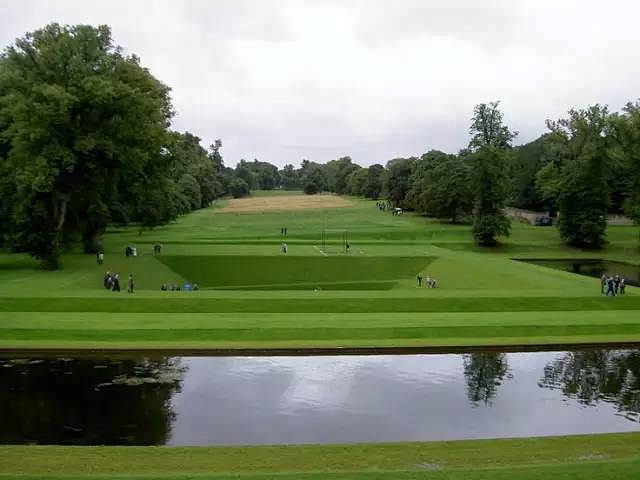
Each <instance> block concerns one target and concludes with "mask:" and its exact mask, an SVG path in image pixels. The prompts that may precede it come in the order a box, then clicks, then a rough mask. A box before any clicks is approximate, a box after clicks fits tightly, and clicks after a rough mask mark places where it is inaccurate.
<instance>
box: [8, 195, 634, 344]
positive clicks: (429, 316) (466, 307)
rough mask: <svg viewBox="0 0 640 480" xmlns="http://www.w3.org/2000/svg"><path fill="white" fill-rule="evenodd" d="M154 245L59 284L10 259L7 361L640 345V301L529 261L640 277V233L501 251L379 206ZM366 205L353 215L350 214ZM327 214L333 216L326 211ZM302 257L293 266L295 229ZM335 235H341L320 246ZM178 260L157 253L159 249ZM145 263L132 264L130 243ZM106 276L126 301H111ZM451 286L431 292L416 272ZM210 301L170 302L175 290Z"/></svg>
mask: <svg viewBox="0 0 640 480" xmlns="http://www.w3.org/2000/svg"><path fill="white" fill-rule="evenodd" d="M255 201H256V203H255V206H254V205H252V204H251V202H249V203H247V202H246V201H245V202H244V203H242V204H241V205H240V206H238V205H236V204H234V203H233V201H230V202H227V201H225V202H224V204H223V205H219V206H216V207H213V208H211V209H207V210H202V211H199V212H196V213H194V214H192V215H189V216H187V217H184V218H181V219H180V220H178V221H177V222H175V223H173V224H171V225H168V226H165V227H162V228H159V229H156V230H153V231H144V232H139V231H138V230H136V229H135V228H133V227H131V228H114V229H111V230H110V231H109V233H108V234H107V235H106V237H105V254H106V261H105V265H103V266H98V265H96V263H95V259H94V258H93V257H92V256H86V255H81V254H79V253H70V254H69V255H66V256H65V257H64V259H63V260H64V267H65V268H64V270H62V271H59V272H44V271H40V270H38V269H37V265H36V264H35V262H34V261H33V260H32V259H29V258H28V257H25V256H23V255H15V254H7V253H0V285H2V289H1V290H0V348H56V347H58V348H134V349H144V348H175V349H188V348H198V349H206V348H270V347H274V348H297V347H323V348H327V347H376V346H380V347H392V346H400V347H402V346H404V347H409V346H466V345H528V344H570V343H595V342H634V341H640V315H638V312H637V311H638V310H640V294H639V293H640V289H636V288H632V287H628V289H627V290H628V291H627V296H626V297H625V298H622V297H618V298H603V297H601V296H600V295H599V292H598V291H599V283H598V280H597V279H592V278H587V277H582V276H578V275H574V274H571V273H567V272H563V271H557V270H552V269H549V268H545V267H541V266H535V265H530V264H526V263H523V262H517V261H514V260H513V259H514V258H531V257H538V258H606V259H611V260H623V261H627V262H631V263H635V264H640V253H639V252H638V249H637V234H638V233H637V228H634V227H611V228H609V241H610V243H609V244H608V246H607V248H606V249H604V250H603V251H600V252H588V251H580V250H576V249H570V248H567V247H565V246H563V245H562V243H561V242H560V239H559V237H558V233H557V231H556V229H555V228H541V227H533V226H529V225H524V224H520V223H516V224H514V226H513V235H512V236H511V237H510V238H509V239H507V240H505V241H504V243H503V244H502V245H501V246H500V247H499V248H496V249H490V250H489V249H478V248H476V247H475V246H474V245H473V243H472V239H471V234H470V229H469V227H468V226H465V225H443V224H440V223H438V222H435V221H432V220H429V219H425V218H422V217H418V216H414V215H405V216H402V217H394V216H392V215H390V214H389V213H383V212H379V211H378V210H377V209H376V207H375V205H374V204H373V202H366V201H360V200H348V199H337V198H336V197H331V196H322V197H313V198H311V199H310V197H299V196H283V195H282V194H280V195H278V196H277V197H275V196H272V197H269V196H258V197H256V199H255ZM347 202H351V203H350V204H348V205H347V206H345V203H347ZM322 206H324V208H319V207H322ZM254 207H255V210H257V211H251V210H252V208H254ZM283 226H286V227H287V229H288V236H287V237H286V238H285V239H284V240H285V241H286V243H287V244H288V246H289V253H288V255H286V256H283V255H280V253H279V252H280V243H281V242H282V240H283V238H282V237H281V235H280V229H281V227H283ZM323 229H332V230H341V229H345V230H348V231H349V232H351V237H352V246H351V251H350V253H349V254H348V255H346V254H344V253H343V252H342V251H341V250H342V249H341V245H340V233H333V234H331V235H332V236H331V237H330V241H331V244H330V245H327V246H326V247H325V248H324V249H323V247H322V244H321V243H320V234H321V231H322V230H323ZM156 242H159V243H161V244H162V246H163V251H162V255H161V256H159V257H154V256H153V255H152V254H151V250H152V245H153V244H154V243H156ZM129 244H132V245H135V246H137V247H138V250H139V252H140V254H141V255H140V256H139V257H136V258H125V257H124V255H123V253H124V248H125V246H126V245H129ZM105 270H110V271H118V272H120V273H121V276H122V279H123V281H122V283H123V285H122V286H123V287H125V283H126V280H125V279H126V275H127V273H128V272H132V273H133V274H134V277H135V280H136V285H137V292H136V293H135V294H134V295H128V294H127V293H126V292H121V293H114V292H108V291H105V290H104V289H103V288H102V287H101V283H102V274H103V273H104V271H105ZM418 272H423V274H424V275H425V276H426V275H427V274H429V275H431V276H432V277H436V278H437V279H438V282H439V288H437V289H433V290H427V289H424V288H422V289H418V288H417V286H416V274H417V273H418ZM186 281H189V282H195V283H198V284H199V286H200V287H201V290H200V291H198V292H185V291H180V292H161V291H160V285H161V284H162V283H167V284H170V283H176V284H183V283H185V282H186Z"/></svg>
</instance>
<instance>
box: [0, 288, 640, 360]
mask: <svg viewBox="0 0 640 480" xmlns="http://www.w3.org/2000/svg"><path fill="white" fill-rule="evenodd" d="M634 300H635V299H634ZM593 305H597V304H596V303H594V304H593ZM601 305H604V306H606V304H604V303H602V304H601ZM636 305H637V302H636ZM631 306H633V305H631ZM145 310H148V308H145ZM0 325H1V327H0V348H5V349H7V348H34V349H35V348H40V349H41V348H67V349H74V348H100V349H122V348H130V349H135V350H139V349H167V350H188V349H265V348H279V349H291V350H301V349H304V348H373V347H384V348H388V347H460V346H479V345H492V346H494V345H509V346H518V345H520V346H527V345H568V344H584V343H598V342H600V343H604V342H609V343H625V342H633V341H635V340H636V339H637V338H638V336H640V317H639V316H638V315H637V311H636V310H635V309H630V310H597V307H595V308H594V309H593V310H592V311H580V310H579V311H570V310H569V311H545V310H541V311H521V312H512V311H508V312H504V311H500V312H455V313H453V312H432V313H425V312H416V313H393V314H388V313H379V312H372V313H367V314H363V313H347V314H344V313H302V314H292V313H273V314H266V313H255V314H253V315H246V314H243V313H223V314H221V313H180V314H175V315H167V314H166V313H132V312H119V313H116V312H101V313H96V312H82V313H73V312H37V313H34V312H31V311H26V312H1V313H0Z"/></svg>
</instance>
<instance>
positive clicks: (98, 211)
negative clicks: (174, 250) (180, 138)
mask: <svg viewBox="0 0 640 480" xmlns="http://www.w3.org/2000/svg"><path fill="white" fill-rule="evenodd" d="M171 115H172V109H171V103H170V99H169V89H168V87H166V86H165V85H163V84H162V83H161V82H160V81H158V80H157V79H155V78H154V77H153V76H152V75H151V74H150V73H149V71H148V70H147V69H145V68H143V67H142V66H141V65H140V61H139V59H138V58H137V57H135V56H132V55H125V54H124V53H123V51H122V50H121V48H120V47H118V46H116V45H114V43H113V41H112V39H111V32H110V30H109V28H108V27H107V26H100V27H98V28H94V27H91V26H85V25H79V26H60V25H58V24H51V25H48V26H47V27H45V28H43V29H41V30H37V31H35V32H33V33H29V34H27V35H25V36H24V37H23V38H20V39H18V40H16V42H15V44H14V45H11V46H9V47H8V48H7V49H5V50H4V52H3V53H2V55H0V138H1V139H2V140H1V142H2V143H3V144H4V145H5V148H6V150H7V152H6V156H5V158H4V159H3V161H2V166H1V167H0V168H1V169H2V171H1V172H0V175H2V176H6V181H8V182H10V183H11V187H10V188H9V189H8V190H10V192H11V197H10V198H3V203H4V202H8V203H9V205H10V207H9V208H10V212H9V215H8V217H9V218H10V225H9V227H10V230H11V233H10V240H11V241H12V242H13V243H14V245H15V246H16V248H19V249H22V250H24V251H27V252H29V253H31V254H32V255H34V256H36V257H37V258H40V259H41V260H42V261H43V265H44V266H45V267H48V268H57V267H58V265H59V252H60V250H61V248H62V246H63V244H64V243H65V241H66V240H68V239H71V238H73V237H74V236H76V235H77V234H80V235H82V237H83V238H84V239H85V240H86V241H85V243H87V245H86V247H87V249H91V248H96V247H97V245H98V243H99V237H100V234H101V233H102V232H103V231H104V229H105V227H106V225H107V223H108V221H109V218H110V205H111V204H113V203H116V202H121V203H127V204H128V205H131V204H133V203H139V202H138V201H140V202H143V200H144V199H143V197H144V196H145V195H147V196H148V192H149V191H150V189H152V188H153V187H154V186H155V185H157V184H158V183H160V181H159V176H162V175H166V173H167V172H166V170H164V167H166V166H167V163H166V162H165V160H163V159H162V158H161V156H162V155H161V154H162V148H163V147H164V146H165V145H166V141H167V127H168V122H169V119H170V117H171ZM5 191H6V187H5ZM145 202H146V200H145V201H144V202H143V203H145ZM138 213H139V212H138Z"/></svg>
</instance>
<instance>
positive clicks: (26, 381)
mask: <svg viewBox="0 0 640 480" xmlns="http://www.w3.org/2000/svg"><path fill="white" fill-rule="evenodd" d="M184 371H185V369H184V368H183V367H181V365H180V361H179V360H178V359H168V358H163V359H138V360H131V359H126V360H115V361H102V360H90V359H74V360H65V359H44V360H26V359H20V360H5V359H0V385H2V389H0V412H2V414H1V415H0V444H3V443H4V444H10V443H14V444H15V443H40V444H75V445H101V444H104V445H114V444H120V445H162V444H165V443H166V442H167V440H168V438H169V434H170V431H171V422H172V420H173V418H174V413H173V411H172V409H171V397H172V396H173V395H174V394H175V393H176V392H178V391H179V389H180V384H181V381H182V377H183V374H184Z"/></svg>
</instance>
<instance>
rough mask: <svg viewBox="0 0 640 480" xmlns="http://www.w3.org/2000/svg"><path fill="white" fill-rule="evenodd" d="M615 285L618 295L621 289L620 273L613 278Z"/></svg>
mask: <svg viewBox="0 0 640 480" xmlns="http://www.w3.org/2000/svg"><path fill="white" fill-rule="evenodd" d="M613 286H614V291H615V293H616V295H618V292H619V291H620V275H616V276H615V277H614V278H613Z"/></svg>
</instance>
